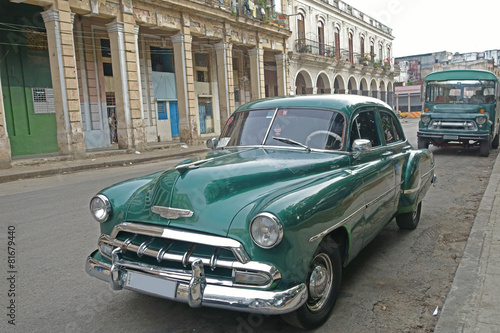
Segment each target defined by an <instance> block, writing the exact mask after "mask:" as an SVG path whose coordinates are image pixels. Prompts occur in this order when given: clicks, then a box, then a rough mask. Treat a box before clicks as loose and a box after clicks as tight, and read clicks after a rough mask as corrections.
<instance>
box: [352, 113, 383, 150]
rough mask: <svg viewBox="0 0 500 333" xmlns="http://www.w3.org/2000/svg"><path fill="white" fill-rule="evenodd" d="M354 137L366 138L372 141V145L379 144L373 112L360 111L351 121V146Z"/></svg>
mask: <svg viewBox="0 0 500 333" xmlns="http://www.w3.org/2000/svg"><path fill="white" fill-rule="evenodd" d="M356 139H367V140H370V142H371V143H372V147H376V146H380V145H381V141H380V137H379V134H378V131H377V122H376V120H375V112H373V111H364V112H360V113H359V114H358V115H357V116H356V118H354V121H353V123H352V127H351V147H352V144H353V142H354V140H356Z"/></svg>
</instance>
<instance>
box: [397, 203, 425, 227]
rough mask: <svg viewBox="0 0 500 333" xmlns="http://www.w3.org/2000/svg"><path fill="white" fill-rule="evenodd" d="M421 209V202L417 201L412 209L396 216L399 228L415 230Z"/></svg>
mask: <svg viewBox="0 0 500 333" xmlns="http://www.w3.org/2000/svg"><path fill="white" fill-rule="evenodd" d="M421 210H422V203H419V204H418V205H417V206H416V207H415V209H413V211H411V212H409V213H403V214H399V215H398V216H396V223H397V224H398V227H399V229H405V230H415V229H416V228H417V225H418V222H420V211H421Z"/></svg>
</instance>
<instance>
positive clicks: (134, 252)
mask: <svg viewBox="0 0 500 333" xmlns="http://www.w3.org/2000/svg"><path fill="white" fill-rule="evenodd" d="M98 245H99V251H100V253H101V254H102V255H103V256H105V257H107V258H108V259H111V251H112V250H113V249H114V248H121V250H122V252H123V257H124V259H126V260H130V261H131V262H140V263H143V264H145V265H148V266H152V265H153V266H154V267H157V268H158V269H160V270H162V271H164V272H167V271H169V272H170V273H173V272H180V273H182V275H185V274H184V273H186V268H187V269H189V268H190V267H191V264H192V263H194V262H197V261H198V260H201V262H202V263H203V265H204V266H206V267H207V268H210V271H205V272H206V273H207V275H211V276H212V277H215V278H217V279H219V280H220V279H222V280H220V281H218V283H217V284H228V283H231V284H234V285H237V283H234V281H233V280H234V276H235V275H236V274H235V273H236V271H244V272H248V273H249V274H251V272H252V271H253V272H256V273H258V274H261V275H262V274H264V275H265V276H267V277H268V281H266V282H265V284H264V285H262V286H255V285H253V286H252V287H268V286H270V285H271V284H272V283H273V281H275V280H276V279H279V278H281V275H280V273H279V271H278V270H277V269H276V268H275V267H274V266H272V265H268V264H265V263H260V262H255V261H250V258H249V256H248V254H247V253H246V252H245V250H244V248H243V246H242V245H241V244H240V243H239V242H237V241H235V240H233V239H229V238H225V237H220V236H212V235H206V234H200V233H194V232H189V231H181V230H178V229H173V228H166V227H159V226H154V225H146V224H138V223H131V222H126V223H121V224H119V225H117V226H115V228H114V229H113V231H112V233H111V235H105V234H103V235H102V236H101V237H100V238H99V242H98ZM228 281H229V282H228Z"/></svg>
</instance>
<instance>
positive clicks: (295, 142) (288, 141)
mask: <svg viewBox="0 0 500 333" xmlns="http://www.w3.org/2000/svg"><path fill="white" fill-rule="evenodd" d="M273 139H274V140H277V141H280V142H284V143H288V144H289V145H294V146H300V147H303V148H305V149H307V151H311V148H309V147H308V146H306V145H305V144H303V143H300V142H298V141H295V140H292V139H289V138H281V137H278V136H273Z"/></svg>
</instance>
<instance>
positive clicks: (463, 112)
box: [417, 70, 500, 156]
mask: <svg viewBox="0 0 500 333" xmlns="http://www.w3.org/2000/svg"><path fill="white" fill-rule="evenodd" d="M499 107H500V103H499V85H498V78H497V77H496V76H495V75H494V74H493V73H492V72H488V71H481V70H450V71H441V72H435V73H431V74H429V75H427V77H426V78H425V102H424V112H423V113H422V116H421V118H420V123H419V130H418V133H417V136H418V148H428V147H429V144H433V145H435V146H446V145H461V146H463V147H465V148H469V147H473V146H479V150H480V154H481V155H482V156H488V155H489V153H490V148H494V149H496V148H498V143H499V138H498V132H499V128H498V126H499V119H498V118H499Z"/></svg>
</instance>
